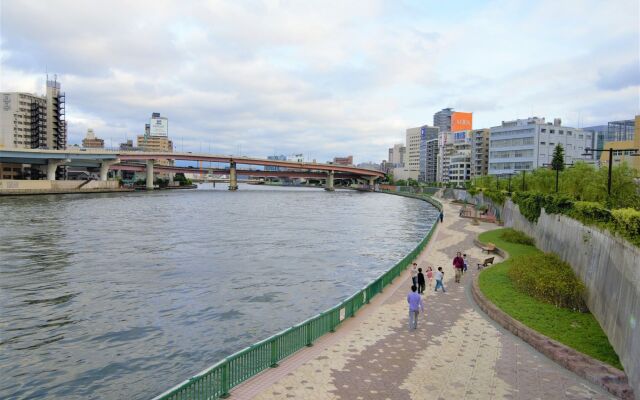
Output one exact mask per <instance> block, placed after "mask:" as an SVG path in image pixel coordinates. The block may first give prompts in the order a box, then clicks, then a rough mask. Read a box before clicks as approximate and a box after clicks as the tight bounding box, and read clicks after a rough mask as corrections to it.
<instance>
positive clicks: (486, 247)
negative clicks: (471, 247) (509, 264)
mask: <svg viewBox="0 0 640 400" xmlns="http://www.w3.org/2000/svg"><path fill="white" fill-rule="evenodd" d="M480 248H481V249H482V251H483V252H485V251H486V252H487V254H489V253H493V252H494V251H496V245H495V244H493V243H487V244H486V245H484V246H480Z"/></svg>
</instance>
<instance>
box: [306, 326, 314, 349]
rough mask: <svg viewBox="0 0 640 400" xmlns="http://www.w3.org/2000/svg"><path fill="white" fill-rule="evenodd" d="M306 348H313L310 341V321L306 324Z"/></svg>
mask: <svg viewBox="0 0 640 400" xmlns="http://www.w3.org/2000/svg"><path fill="white" fill-rule="evenodd" d="M306 328H307V347H311V346H313V340H311V321H309V322H307V324H306Z"/></svg>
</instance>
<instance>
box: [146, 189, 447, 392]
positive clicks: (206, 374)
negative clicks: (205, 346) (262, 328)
mask: <svg viewBox="0 0 640 400" xmlns="http://www.w3.org/2000/svg"><path fill="white" fill-rule="evenodd" d="M411 197H414V196H411ZM415 197H418V196H415ZM420 198H422V199H423V200H426V201H428V202H430V203H431V204H433V205H434V206H435V207H436V208H438V209H439V210H441V209H442V205H441V204H440V203H439V202H438V201H437V200H434V199H431V198H428V197H420ZM437 223H438V221H436V222H434V224H433V226H432V227H431V229H430V230H429V233H428V234H427V235H426V236H425V237H424V238H423V239H422V240H421V241H420V243H418V245H417V246H416V247H415V248H414V249H413V250H412V251H411V252H410V253H409V254H407V255H406V256H405V257H404V258H403V259H402V260H400V261H399V262H398V263H397V264H396V265H394V266H393V267H392V268H391V269H390V270H388V271H387V272H385V273H383V274H382V275H380V276H379V277H377V278H376V279H375V280H374V281H373V282H371V283H369V284H368V285H367V286H365V287H364V288H362V289H361V290H359V291H358V292H357V293H354V294H353V295H352V296H350V297H348V298H347V299H346V300H344V301H342V302H341V303H340V304H338V305H336V306H334V307H332V308H330V309H328V310H326V311H324V312H321V313H320V314H318V315H316V316H314V317H311V318H309V319H307V320H306V321H303V322H301V323H299V324H297V325H295V326H293V327H291V328H288V329H285V330H284V331H282V332H279V333H277V334H275V335H273V336H271V337H269V338H267V339H264V340H262V341H260V342H258V343H255V344H253V345H251V346H249V347H247V348H245V349H243V350H240V351H239V352H237V353H235V354H233V355H231V356H229V357H227V358H225V359H224V360H222V361H220V362H218V363H217V364H215V365H213V366H211V367H209V368H207V369H206V370H204V371H202V372H200V373H199V374H197V375H195V376H193V377H192V378H189V379H187V380H185V381H184V382H182V383H180V384H179V385H177V386H175V387H173V388H172V389H169V390H168V391H166V392H165V393H163V394H161V395H159V396H157V397H155V398H154V400H182V399H190V400H195V399H203V400H204V399H213V398H216V397H227V396H228V395H229V391H230V390H231V389H232V388H233V387H235V386H237V385H239V384H240V383H242V382H244V381H246V380H248V379H249V378H251V377H253V376H255V375H256V374H258V373H260V372H262V371H264V370H265V369H268V368H271V367H275V366H277V365H278V362H280V361H282V360H283V359H285V358H287V357H289V356H290V355H292V354H293V353H295V352H296V351H298V350H300V349H302V348H304V347H306V346H311V345H312V344H313V342H314V341H316V340H317V339H318V338H320V337H321V336H322V335H324V334H326V333H328V332H333V331H334V330H335V329H336V328H337V327H338V326H339V325H340V324H341V323H342V322H343V321H344V320H346V319H347V318H350V317H353V316H355V315H356V313H357V311H358V310H359V309H360V308H362V307H363V306H364V305H365V304H368V303H369V301H370V300H371V299H372V298H373V297H375V296H376V295H377V294H378V293H381V292H382V291H383V289H384V288H385V287H386V286H388V285H389V284H391V283H392V282H393V280H394V279H395V278H397V277H398V276H399V275H400V274H401V273H402V271H404V270H405V269H406V268H407V267H408V266H409V265H410V264H411V262H412V261H413V260H414V259H415V258H416V257H417V256H418V254H420V252H421V251H422V250H423V249H424V248H425V246H426V245H427V244H428V243H429V240H430V239H431V236H432V235H433V232H434V231H435V228H436V225H437Z"/></svg>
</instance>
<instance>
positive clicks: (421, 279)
mask: <svg viewBox="0 0 640 400" xmlns="http://www.w3.org/2000/svg"><path fill="white" fill-rule="evenodd" d="M426 283H427V282H426V281H425V279H424V274H423V273H422V268H418V293H419V294H422V293H424V288H425V286H426Z"/></svg>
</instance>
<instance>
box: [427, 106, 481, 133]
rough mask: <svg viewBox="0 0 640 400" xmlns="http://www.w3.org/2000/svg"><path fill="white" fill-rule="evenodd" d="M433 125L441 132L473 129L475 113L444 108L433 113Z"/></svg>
mask: <svg viewBox="0 0 640 400" xmlns="http://www.w3.org/2000/svg"><path fill="white" fill-rule="evenodd" d="M433 126H435V127H438V128H439V129H440V132H459V131H466V130H471V129H473V113H470V112H462V111H453V108H443V109H442V110H440V111H438V112H437V113H435V114H434V115H433Z"/></svg>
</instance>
